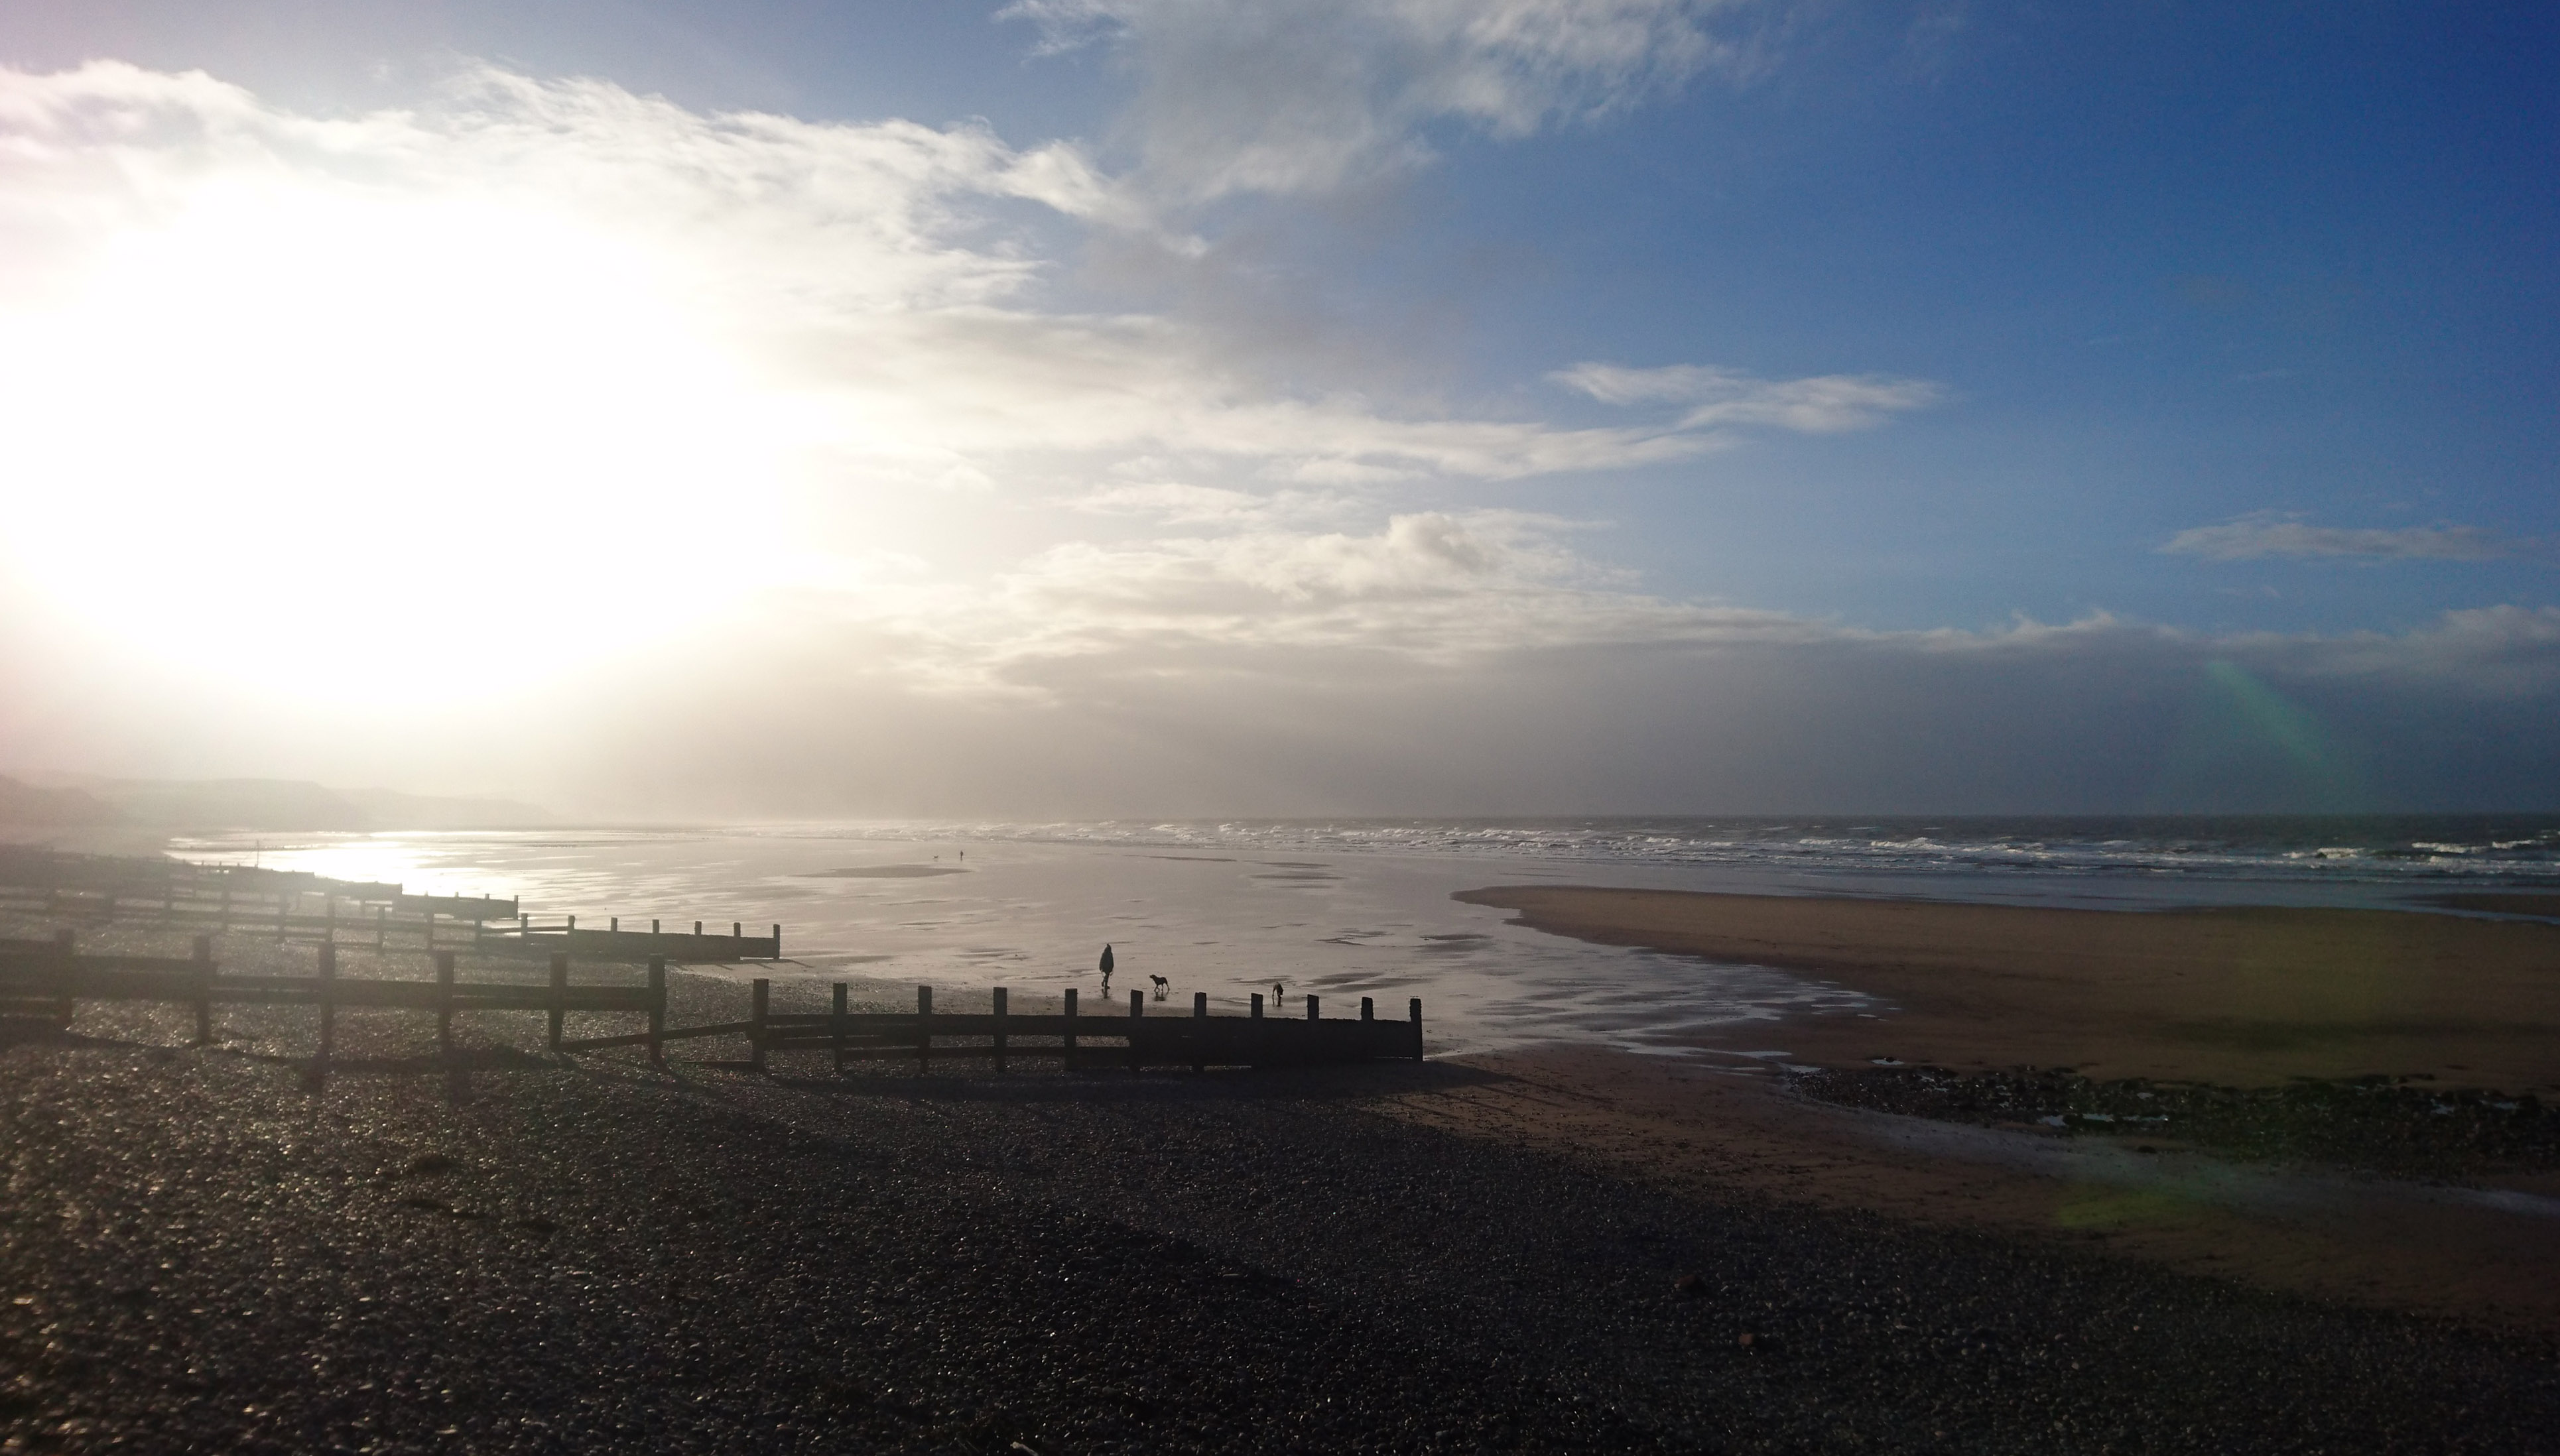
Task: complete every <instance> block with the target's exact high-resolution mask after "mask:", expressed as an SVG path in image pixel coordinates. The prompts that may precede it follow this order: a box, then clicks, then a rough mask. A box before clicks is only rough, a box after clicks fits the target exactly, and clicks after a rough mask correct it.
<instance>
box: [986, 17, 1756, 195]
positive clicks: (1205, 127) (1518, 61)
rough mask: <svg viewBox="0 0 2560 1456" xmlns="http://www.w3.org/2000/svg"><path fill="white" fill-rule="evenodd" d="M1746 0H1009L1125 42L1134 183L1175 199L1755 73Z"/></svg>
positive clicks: (1354, 169) (1598, 111)
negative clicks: (1435, 130)
mask: <svg viewBox="0 0 2560 1456" xmlns="http://www.w3.org/2000/svg"><path fill="white" fill-rule="evenodd" d="M1764 8H1765V7H1763V6H1762V5H1760V4H1757V3H1751V0H1214V3H1201V0H1019V3H1017V4H1015V5H1014V6H1013V7H1012V8H1010V9H1009V10H1007V11H1006V12H1005V14H1006V15H1008V16H1012V17H1017V18H1024V19H1029V20H1033V21H1036V22H1038V23H1039V24H1040V26H1041V27H1042V28H1043V30H1044V32H1045V33H1046V34H1047V36H1048V38H1049V41H1050V44H1051V45H1053V46H1059V47H1066V46H1074V45H1080V44H1085V43H1088V42H1092V41H1095V40H1097V39H1102V40H1106V41H1108V42H1110V43H1114V44H1118V45H1120V46H1123V47H1125V49H1126V51H1127V54H1128V55H1129V56H1130V57H1131V58H1132V60H1133V62H1134V64H1135V66H1136V67H1137V70H1138V72H1139V74H1140V78H1141V91H1140V96H1139V99H1138V101H1137V104H1136V106H1135V108H1134V110H1133V112H1132V116H1131V125H1132V127H1133V129H1134V133H1135V140H1136V142H1137V145H1138V148H1139V151H1140V154H1141V156H1142V158H1143V165H1142V169H1141V173H1140V177H1139V181H1140V182H1141V184H1142V185H1143V186H1144V187H1145V188H1146V189H1147V190H1148V191H1149V192H1151V193H1152V194H1155V195H1159V196H1166V197H1170V198H1172V199H1174V200H1177V201H1205V200H1209V199H1215V198H1219V197H1224V196H1228V195H1231V194H1236V193H1272V194H1304V193H1314V192H1323V191H1327V190H1331V189H1334V188H1337V187H1341V186H1343V185H1345V184H1347V183H1354V182H1358V181H1360V180H1361V179H1364V178H1366V177H1370V176H1374V175H1376V174H1379V173H1382V172H1387V171H1392V170H1395V169H1398V168H1402V167H1409V166H1412V165H1415V164H1417V163H1419V162H1422V161H1424V160H1426V159H1427V158H1428V157H1429V156H1430V154H1431V147H1430V143H1429V141H1428V139H1427V137H1426V132H1427V130H1428V129H1429V128H1430V127H1431V126H1432V125H1434V124H1435V123H1455V124H1458V125H1463V126H1470V127H1475V128H1479V129H1481V130H1483V131H1485V132H1488V133H1490V134H1492V135H1495V136H1503V137H1513V136H1523V135H1526V134H1528V133H1530V132H1534V131H1536V130H1539V129H1540V128H1542V127H1546V126H1550V125H1554V124H1557V123H1559V122H1573V121H1581V120H1588V119H1591V118H1595V117H1601V116H1606V115H1608V114H1610V113H1612V112H1616V111H1621V110H1624V109H1626V108H1627V107H1630V106H1633V105H1636V104H1638V103H1640V102H1642V101H1644V100H1646V99H1648V98H1650V97H1652V96H1655V95H1659V94H1661V93H1663V92H1665V91H1667V90H1670V89H1672V88H1674V87H1677V86H1679V85H1680V83H1682V82H1684V81H1686V80H1688V79H1689V78H1691V77H1692V76H1695V75H1697V74H1698V73H1702V72H1708V71H1715V72H1721V73H1726V74H1728V75H1735V76H1739V75H1744V74H1748V73H1751V72H1752V71H1753V70H1754V69H1755V67H1756V66H1757V65H1758V50H1757V43H1756V36H1757V34H1758V30H1759V28H1760V25H1761V22H1762V18H1763V11H1764Z"/></svg>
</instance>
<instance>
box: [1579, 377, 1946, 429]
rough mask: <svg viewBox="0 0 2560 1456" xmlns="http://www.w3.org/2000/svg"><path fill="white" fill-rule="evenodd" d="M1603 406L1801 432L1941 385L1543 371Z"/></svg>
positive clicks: (1915, 404) (1921, 400)
mask: <svg viewBox="0 0 2560 1456" xmlns="http://www.w3.org/2000/svg"><path fill="white" fill-rule="evenodd" d="M1547 377H1548V378H1549V379H1551V380H1553V381H1554V382H1556V383H1558V384H1561V385H1563V386H1564V387H1566V388H1568V389H1572V390H1576V391H1578V392H1580V393H1583V394H1588V395H1590V396H1591V397H1592V398H1594V399H1597V400H1599V401H1601V402H1602V403H1604V404H1685V405H1687V406H1689V407H1688V409H1687V410H1685V411H1684V412H1683V413H1682V414H1681V415H1680V429H1683V430H1713V429H1721V428H1725V427H1728V426H1733V425H1770V426H1774V427H1776V428H1779V429H1787V430H1797V431H1801V432H1803V433H1806V434H1835V433H1838V432H1840V431H1843V430H1862V429H1866V428H1868V427H1870V426H1872V425H1875V424H1878V423H1880V422H1882V420H1883V419H1884V417H1885V416H1887V415H1891V414H1899V413H1902V412H1904V411H1907V410H1914V409H1924V408H1927V407H1928V406H1930V405H1933V404H1937V403H1940V402H1942V401H1944V400H1945V399H1946V397H1947V391H1946V390H1945V389H1944V388H1943V387H1941V386H1940V385H1937V384H1934V383H1931V382H1930V381H1928V380H1926V379H1897V378H1891V377H1888V376H1886V375H1882V374H1820V375H1816V376H1813V377H1810V378H1803V379H1762V378H1755V377H1753V376H1752V375H1750V374H1746V373H1743V372H1741V371H1739V370H1736V369H1724V368H1716V367H1714V366H1712V365H1707V364H1668V365H1665V366H1663V367H1660V368H1647V369H1639V368H1628V367H1626V366H1624V365H1622V364H1593V363H1584V364H1575V365H1573V366H1572V367H1571V368H1566V369H1559V370H1557V371H1556V372H1554V373H1552V374H1549V375H1547Z"/></svg>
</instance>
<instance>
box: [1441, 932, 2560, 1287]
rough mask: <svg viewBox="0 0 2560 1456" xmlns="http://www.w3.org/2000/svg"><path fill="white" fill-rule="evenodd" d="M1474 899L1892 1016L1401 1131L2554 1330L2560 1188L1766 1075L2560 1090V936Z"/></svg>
mask: <svg viewBox="0 0 2560 1456" xmlns="http://www.w3.org/2000/svg"><path fill="white" fill-rule="evenodd" d="M1465 898H1467V899H1469V900H1472V901H1474V902H1476V903H1479V904H1487V905H1496V906H1502V907H1506V908H1510V909H1513V910H1516V911H1518V912H1520V923H1522V924H1525V925H1529V926H1532V927H1534V928H1536V929H1539V930H1542V931H1548V932H1551V933H1554V934H1558V935H1568V936H1574V937H1577V938H1581V939H1585V940H1591V941H1597V942H1602V943H1605V944H1610V945H1624V946H1648V947H1652V948H1656V949H1661V950H1666V951H1673V952H1686V953H1691V954H1697V955H1701V956H1706V957H1710V958H1714V959H1718V960H1729V961H1746V962H1751V963H1757V964H1763V965H1775V966H1781V967H1785V968H1789V969H1792V970H1796V971H1799V972H1802V973H1805V974H1810V975H1815V976H1819V977H1822V978H1824V979H1827V980H1831V981H1835V982H1837V983H1839V984H1840V985H1843V986H1845V987H1848V988H1851V989H1854V990H1857V991H1861V992H1864V993H1866V994H1868V995H1871V996H1874V997H1876V998H1878V999H1877V1002H1876V1004H1875V1006H1874V1007H1873V1009H1872V1011H1871V1012H1870V1013H1869V1014H1868V1015H1863V1016H1861V1015H1857V1014H1854V1013H1849V1014H1824V1015H1813V1016H1805V1017H1798V1018H1792V1019H1787V1020H1781V1021H1775V1022H1754V1023H1746V1024H1742V1025H1738V1026H1735V1027H1732V1028H1729V1029H1722V1030H1719V1031H1716V1032H1713V1033H1710V1034H1705V1035H1700V1036H1698V1037H1696V1038H1694V1039H1693V1043H1694V1045H1695V1047H1696V1048H1697V1049H1698V1050H1700V1051H1703V1052H1705V1053H1707V1054H1709V1055H1707V1056H1704V1057H1702V1058H1701V1057H1692V1058H1665V1057H1640V1056H1633V1055H1628V1054H1624V1053H1616V1052H1610V1051H1606V1050H1603V1049H1596V1048H1577V1047H1555V1048H1550V1049H1546V1050H1543V1051H1531V1052H1524V1053H1513V1054H1508V1055H1498V1056H1487V1057H1478V1058H1470V1059H1468V1060H1469V1062H1470V1064H1471V1065H1474V1066H1477V1067H1479V1068H1481V1069H1483V1070H1485V1071H1488V1072H1492V1073H1498V1074H1499V1077H1498V1078H1497V1079H1495V1080H1492V1081H1489V1082H1487V1083H1485V1084H1481V1085H1477V1086H1473V1087H1469V1088H1466V1089H1462V1090H1455V1091H1452V1092H1448V1093H1445V1094H1440V1095H1435V1096H1428V1097H1415V1098H1407V1099H1404V1101H1403V1103H1402V1105H1401V1111H1402V1114H1403V1115H1407V1116H1411V1117H1413V1118H1415V1119H1416V1120H1417V1121H1420V1122H1423V1123H1425V1124H1427V1125H1431V1126H1435V1127H1442V1128H1447V1129H1450V1130H1454V1131H1460V1132H1463V1133H1466V1134H1468V1135H1473V1136H1484V1137H1490V1138H1495V1139H1498V1140H1501V1141H1505V1142H1511V1143H1516V1144H1520V1145H1524V1146H1535V1147H1544V1148H1549V1149H1553V1150H1557V1151H1561V1152H1564V1153H1565V1154H1567V1155H1569V1156H1574V1157H1579V1158H1584V1159H1587V1160H1592V1161H1595V1162H1598V1163H1602V1164H1606V1165H1609V1166H1613V1167H1617V1168H1620V1169H1622V1170H1625V1171H1627V1172H1628V1173H1630V1174H1632V1175H1634V1176H1639V1177H1644V1178H1648V1179H1653V1180H1657V1181H1662V1182H1665V1183H1667V1184H1669V1185H1672V1186H1679V1187H1692V1188H1708V1189H1717V1188H1720V1189H1747V1190H1752V1191H1756V1192H1759V1193H1763V1194H1766V1195H1769V1196H1772V1197H1778V1198H1785V1199H1792V1200H1797V1201H1801V1202H1804V1203H1807V1204H1810V1205H1813V1206H1818V1207H1825V1208H1834V1209H1842V1210H1858V1211H1864V1212H1871V1213H1878V1214H1884V1215H1887V1216H1889V1217H1892V1218H1896V1219H1900V1220H1908V1221H1912V1222H1916V1223H1921V1224H1928V1225H1935V1226H1940V1227H1950V1228H1969V1229H1984V1230H1992V1231H1998V1232H2000V1233H2001V1234H2003V1235H2006V1236H2011V1237H2018V1238H2028V1239H2033V1240H2040V1241H2057V1242H2062V1243H2072V1244H2079V1245H2083V1246H2087V1247H2092V1248H2099V1249H2104V1250H2106V1251H2108V1252H2109V1253H2112V1254H2117V1255H2122V1256H2127V1257H2131V1258H2135V1259H2138V1260H2141V1261H2144V1262H2150V1263H2158V1264H2161V1265H2165V1266H2167V1267H2171V1268H2176V1269H2181V1270H2185V1271H2189V1272H2196V1273H2205V1274H2211V1275H2215V1276H2217V1277H2224V1278H2229V1279H2232V1280H2235V1281H2237V1282H2240V1283H2243V1284H2247V1285H2251V1286H2254V1287H2260V1288H2269V1289H2283V1290H2288V1291H2291V1292H2294V1293H2297V1294H2302V1295H2307V1296H2311V1297H2315V1298H2321V1299H2336V1300H2343V1301H2347V1302H2351V1303H2359V1304H2366V1305H2370V1306H2374V1307H2379V1308H2387V1309H2397V1310H2413V1311H2424V1312H2427V1313H2431V1314H2435V1315H2441V1316H2446V1317H2451V1318H2456V1319H2462V1320H2466V1321H2472V1322H2476V1323H2481V1324H2485V1325H2490V1326H2497V1327H2508V1328H2529V1329H2534V1330H2540V1331H2545V1332H2560V1174H2554V1173H2552V1172H2549V1171H2547V1170H2546V1171H2535V1170H2530V1169H2528V1170H2522V1171H2519V1170H2516V1169H2512V1168H2497V1167H2486V1166H2483V1167H2480V1168H2478V1169H2475V1170H2473V1173H2472V1176H2467V1177H2464V1178H2462V1179H2461V1180H2460V1181H2461V1182H2462V1183H2463V1184H2465V1185H2468V1186H2467V1187H2464V1188H2444V1187H2429V1186H2424V1185H2420V1184H2417V1183H2412V1182H2408V1181H2395V1180H2391V1179H2378V1178H2373V1177H2369V1176H2362V1175H2360V1174H2358V1173H2357V1172H2356V1171H2355V1170H2352V1169H2336V1168H2324V1167H2321V1166H2318V1165H2306V1164H2304V1163H2302V1162H2300V1161H2299V1160H2296V1161H2293V1162H2279V1163H2276V1164H2274V1165H2272V1166H2261V1165H2253V1164H2235V1163H2233V1162H2231V1161H2229V1160H2226V1159H2223V1158H2218V1157H2215V1156H2213V1155H2212V1154H2210V1153H2209V1152H2205V1151H2199V1150H2196V1149H2192V1148H2187V1147H2183V1146H2180V1145H2178V1144H2175V1143H2173V1142H2170V1141H2168V1140H2167V1139H2166V1138H2161V1139H2160V1140H2159V1141H2158V1142H2157V1143H2139V1142H2138V1141H2137V1140H2136V1139H2134V1138H2121V1139H2117V1138H2095V1137H2090V1138H2077V1137H2068V1136H2065V1135H2064V1134H2063V1133H2062V1132H2061V1131H2059V1130H2057V1129H2050V1128H2045V1127H2040V1126H2032V1125H2025V1124H2023V1123H2021V1124H2016V1125H2008V1126H1970V1125H1952V1124H1949V1123H1944V1122H1934V1121H1924V1120H1922V1119H1919V1118H1913V1117H1903V1116H1894V1115H1888V1114H1884V1113H1878V1112H1871V1111H1862V1110H1857V1109H1853V1108H1849V1107H1840V1106H1833V1105H1828V1104H1825V1103H1821V1102H1817V1101H1814V1100H1812V1099H1810V1098H1808V1097H1805V1096H1802V1095H1797V1094H1795V1093H1794V1092H1792V1091H1791V1089H1790V1087H1789V1085H1788V1083H1789V1079H1786V1078H1783V1077H1780V1076H1774V1075H1771V1071H1772V1064H1778V1065H1785V1064H1794V1065H1797V1066H1814V1067H1831V1068H1841V1069H1855V1070H1863V1071H1869V1072H1871V1071H1872V1061H1871V1059H1892V1060H1893V1061H1897V1062H1902V1063H1908V1064H1915V1065H1934V1066H1940V1067H1946V1068H1950V1069H1958V1070H1966V1069H1973V1068H1986V1067H2010V1066H2025V1067H2047V1068H2049V1067H2057V1066H2068V1067H2074V1068H2077V1069H2079V1071H2080V1072H2082V1073H2084V1074H2086V1075H2088V1076H2090V1077H2094V1078H2104V1079H2134V1078H2149V1079H2156V1080H2160V1081H2172V1080H2189V1081H2194V1082H2199V1083H2208V1084H2213V1085H2217V1086H2226V1087H2243V1088H2247V1087H2265V1086H2271V1085H2276V1084H2282V1083H2285V1082H2286V1081H2287V1080H2289V1079H2294V1078H2306V1077H2308V1078H2352V1077H2357V1076H2364V1075H2370V1074H2376V1073H2380V1074H2385V1075H2388V1076H2391V1077H2394V1078H2398V1077H2405V1076H2413V1075H2414V1076H2415V1077H2417V1078H2418V1079H2420V1085H2426V1086H2433V1087H2446V1088H2450V1087H2458V1086H2471V1087H2486V1088H2498V1089H2503V1090H2505V1091H2507V1092H2518V1093H2520V1092H2529V1091H2537V1090H2538V1091H2540V1092H2542V1093H2544V1094H2545V1095H2547V1094H2548V1092H2550V1091H2551V1090H2552V1089H2553V1086H2554V1084H2555V1083H2560V1037H2555V1036H2554V1030H2555V1028H2560V927H2556V926H2549V925H2540V924H2531V923H2514V922H2495V921H2485V920H2478V919H2466V918H2460V917H2453V916H2440V915H2427V914H2417V913H2394V912H2367V911H2336V910H2257V909H2251V910H2199V911H2171V912H2108V911H2083V910H2046V909H2034V908H2019V907H2010V906H1977V905H1957V904H1937V903H1931V904H1923V903H1909V902H1883V901H1866V900H1846V899H1813V898H1796V899H1791V898H1780V897H1763V896H1740V895H1708V894H1683V893H1677V892H1657V891H1632V890H1604V889H1587V888H1566V887H1550V886H1532V887H1505V888H1498V889H1491V890H1484V891H1479V892H1474V893H1471V894H1469V895H1468V896H1466V897H1465ZM1745 1053H1760V1054H1762V1055H1761V1056H1760V1057H1758V1058H1752V1057H1747V1056H1743V1055H1740V1054H1745ZM1772 1053H1783V1057H1774V1056H1770V1055H1769V1054H1772ZM2428 1079H2432V1081H2429V1080H2428ZM1977 1120H1987V1119H1977Z"/></svg>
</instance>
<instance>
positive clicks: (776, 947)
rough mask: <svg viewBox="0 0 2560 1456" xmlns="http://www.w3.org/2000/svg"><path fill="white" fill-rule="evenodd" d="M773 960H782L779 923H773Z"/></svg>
mask: <svg viewBox="0 0 2560 1456" xmlns="http://www.w3.org/2000/svg"><path fill="white" fill-rule="evenodd" d="M773 958H774V959H776V960H779V959H781V958H782V923H781V922H780V921H775V922H774V923H773Z"/></svg>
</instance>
